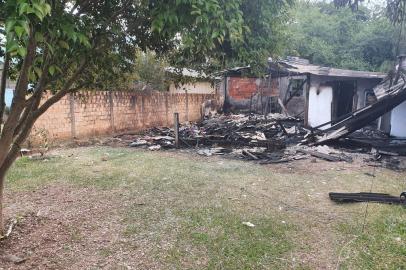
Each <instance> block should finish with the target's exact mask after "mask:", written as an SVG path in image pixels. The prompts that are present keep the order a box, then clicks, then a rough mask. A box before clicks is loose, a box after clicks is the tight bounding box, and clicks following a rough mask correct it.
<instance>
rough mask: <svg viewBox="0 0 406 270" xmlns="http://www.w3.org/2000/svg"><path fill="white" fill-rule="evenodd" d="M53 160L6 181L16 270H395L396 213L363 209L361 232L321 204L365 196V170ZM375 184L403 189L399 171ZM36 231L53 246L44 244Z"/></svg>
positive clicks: (109, 155) (349, 213)
mask: <svg viewBox="0 0 406 270" xmlns="http://www.w3.org/2000/svg"><path fill="white" fill-rule="evenodd" d="M54 155H55V157H53V158H51V159H50V160H48V161H40V160H37V161H33V160H28V159H25V158H24V159H20V160H19V161H18V162H17V164H16V166H15V167H14V168H13V170H12V171H11V173H10V175H9V181H8V185H7V193H6V198H7V208H6V214H7V216H9V217H11V216H21V217H22V218H21V221H20V223H19V226H20V227H19V229H17V231H16V235H17V236H18V238H17V237H14V238H11V239H9V240H7V241H6V242H5V243H2V244H1V245H0V248H1V247H3V251H0V253H1V252H3V253H4V252H8V253H10V252H11V253H15V254H17V255H20V256H28V257H29V260H28V261H27V262H26V263H24V264H23V265H20V266H18V267H20V268H21V269H25V268H26V269H30V268H33V267H53V268H72V267H73V268H75V267H76V268H86V269H91V268H96V269H98V268H107V269H116V268H126V267H129V268H137V269H146V268H148V269H291V268H297V269H315V268H318V269H335V268H342V269H374V268H375V269H383V268H387V269H402V267H403V266H404V265H406V256H405V249H406V245H405V239H406V232H405V227H406V226H405V220H406V216H405V215H406V214H405V213H406V212H405V209H404V208H402V207H395V206H388V205H378V204H370V205H369V209H368V216H367V220H366V226H365V230H364V232H362V231H361V229H362V225H363V218H364V213H365V207H366V204H352V205H337V204H334V203H332V202H331V201H330V200H329V199H328V192H330V191H337V192H339V191H348V192H358V191H369V189H370V187H371V181H372V178H371V177H370V176H368V175H366V174H365V173H371V172H372V169H371V167H368V166H365V165H363V164H362V163H359V162H355V163H354V164H347V163H328V162H322V161H320V162H318V163H310V161H309V160H304V161H300V162H295V163H289V164H286V165H272V166H260V165H255V164H253V163H249V162H240V161H235V160H226V159H222V158H201V157H197V156H195V155H192V154H188V153H179V152H154V153H153V152H145V151H141V150H134V149H123V148H108V147H89V148H76V149H66V150H59V151H56V152H55V153H54ZM376 175H377V177H375V178H373V191H375V192H389V193H392V194H398V193H399V192H400V190H401V189H402V188H404V187H405V185H404V184H405V181H404V176H405V174H404V173H398V172H393V171H388V170H385V169H378V170H377V171H376ZM38 212H39V214H38ZM245 221H249V222H251V223H253V224H255V225H256V226H255V227H254V228H249V227H247V226H245V225H243V224H242V222H245ZM30 224H31V225H32V224H34V225H35V226H34V225H32V226H31V225H30ZM19 230H20V231H19ZM44 230H45V231H44ZM47 231H48V232H51V233H53V234H55V235H56V236H57V240H55V241H45V240H44V238H46V237H44V234H46V232H47ZM19 233H22V234H24V235H20V234H19ZM399 238H400V239H401V241H399ZM46 239H47V238H46ZM35 241H38V242H39V243H41V245H40V246H38V245H35V244H34V242H35ZM385 258H388V259H385ZM72 261H74V263H73V264H72ZM0 263H1V260H0ZM8 266H10V264H9V265H8Z"/></svg>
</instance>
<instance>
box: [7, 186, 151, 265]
mask: <svg viewBox="0 0 406 270" xmlns="http://www.w3.org/2000/svg"><path fill="white" fill-rule="evenodd" d="M6 202H7V207H6V213H5V214H6V217H11V215H13V216H15V214H16V213H18V223H17V225H16V226H15V228H14V230H13V232H12V234H11V236H10V237H9V238H8V239H5V240H3V241H1V242H0V269H89V268H97V269H98V268H107V269H109V268H127V267H134V266H137V267H141V268H144V267H145V268H149V269H151V268H154V267H155V266H154V262H152V261H151V260H150V259H149V258H145V257H144V252H143V251H142V250H140V248H142V246H141V245H138V244H137V243H129V242H128V240H125V238H124V237H123V236H122V235H123V230H124V228H123V224H122V222H121V221H122V213H121V211H122V209H123V207H125V204H126V199H125V198H122V196H121V195H120V193H119V192H117V191H111V190H110V191H101V190H93V189H91V188H82V189H77V188H71V187H68V186H55V185H52V186H49V187H47V188H44V189H41V190H40V191H31V192H21V193H20V194H18V195H16V194H14V195H13V196H11V195H10V194H8V196H7V197H6ZM12 256H17V257H18V258H21V259H22V260H24V261H23V262H21V263H16V262H13V261H11V260H10V257H12Z"/></svg>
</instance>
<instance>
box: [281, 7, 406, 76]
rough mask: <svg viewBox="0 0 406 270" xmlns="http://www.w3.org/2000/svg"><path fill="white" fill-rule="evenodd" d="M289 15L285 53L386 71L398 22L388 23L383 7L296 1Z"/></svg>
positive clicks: (390, 64)
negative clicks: (340, 7) (373, 7)
mask: <svg viewBox="0 0 406 270" xmlns="http://www.w3.org/2000/svg"><path fill="white" fill-rule="evenodd" d="M292 18H293V19H292V23H291V24H290V26H289V32H290V35H289V40H290V42H289V43H288V44H289V46H288V47H287V48H288V50H287V52H286V54H290V55H298V56H301V57H304V58H309V59H310V60H311V61H312V62H313V63H315V64H320V65H326V66H335V67H341V68H349V69H356V70H371V71H387V70H388V69H390V67H391V66H392V63H393V60H394V59H395V56H396V48H397V43H398V31H399V26H394V25H393V24H391V22H390V21H389V19H388V18H387V17H386V16H385V10H383V9H380V10H379V9H378V10H371V9H368V8H366V7H360V8H358V9H356V10H351V9H346V8H342V9H337V7H336V6H335V5H334V4H333V3H330V4H329V3H325V2H312V3H306V2H303V1H299V2H298V3H297V4H296V6H295V7H294V8H293V10H292Z"/></svg>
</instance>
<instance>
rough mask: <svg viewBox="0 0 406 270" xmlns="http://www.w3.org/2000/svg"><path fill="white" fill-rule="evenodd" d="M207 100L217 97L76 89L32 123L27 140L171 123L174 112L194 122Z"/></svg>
mask: <svg viewBox="0 0 406 270" xmlns="http://www.w3.org/2000/svg"><path fill="white" fill-rule="evenodd" d="M46 98H49V96H47V97H45V98H44V99H46ZM210 99H217V96H216V95H212V94H174V93H168V92H165V93H162V92H148V93H137V92H108V91H86V92H80V93H76V94H72V95H67V96H65V97H64V98H62V99H61V100H60V101H59V102H58V103H56V104H54V105H53V106H52V107H51V108H50V109H49V110H48V111H47V112H45V113H44V115H42V116H41V117H40V118H39V119H38V120H37V122H36V123H35V126H34V128H33V131H32V133H31V136H30V140H31V141H32V142H35V141H37V140H38V138H37V137H38V136H39V135H38V134H46V136H47V137H48V138H47V139H48V140H49V141H63V140H69V139H72V138H78V139H81V138H88V137H92V136H100V135H109V134H114V133H120V132H125V131H140V130H143V129H147V128H150V127H154V126H171V125H173V114H174V113H175V112H177V113H179V118H180V121H181V122H185V121H198V120H199V119H200V118H201V106H202V104H203V103H204V102H205V101H206V100H210Z"/></svg>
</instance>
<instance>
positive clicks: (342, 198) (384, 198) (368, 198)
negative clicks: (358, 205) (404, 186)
mask: <svg viewBox="0 0 406 270" xmlns="http://www.w3.org/2000/svg"><path fill="white" fill-rule="evenodd" d="M329 197H330V199H331V200H332V201H335V202H340V203H351V202H378V203H388V204H402V205H405V206H406V192H403V193H401V194H400V196H399V197H396V196H391V195H389V194H384V193H369V192H360V193H334V192H331V193H329Z"/></svg>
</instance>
